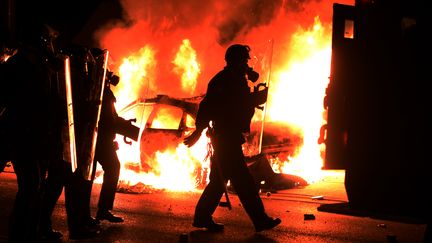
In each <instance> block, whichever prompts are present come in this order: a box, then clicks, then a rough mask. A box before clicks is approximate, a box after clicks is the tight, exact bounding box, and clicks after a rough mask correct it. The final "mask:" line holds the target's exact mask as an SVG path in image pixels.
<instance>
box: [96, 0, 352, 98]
mask: <svg viewBox="0 0 432 243" xmlns="http://www.w3.org/2000/svg"><path fill="white" fill-rule="evenodd" d="M339 2H353V0H341V1H339ZM121 5H122V8H123V12H124V13H125V16H124V17H123V19H125V20H126V21H123V22H116V23H115V24H111V25H109V26H105V28H100V29H99V31H98V32H97V33H96V38H97V39H98V40H99V43H100V46H101V47H103V48H107V49H109V50H110V53H111V55H112V58H113V60H115V62H116V63H114V64H113V65H117V66H118V65H120V63H121V62H122V58H125V57H127V56H129V55H132V54H134V53H137V52H138V51H139V50H140V49H141V48H143V47H144V46H146V47H149V48H151V49H152V50H153V51H154V53H155V57H154V58H155V60H156V61H157V63H156V64H155V67H156V69H157V70H153V71H151V73H153V74H154V77H152V78H151V79H150V80H149V83H150V85H149V87H157V90H154V92H156V93H160V94H168V95H172V94H175V95H176V96H185V95H188V96H189V95H190V94H189V93H184V92H183V93H182V92H181V90H179V87H181V83H180V82H181V80H179V77H178V75H177V74H175V73H174V72H173V69H174V66H173V65H174V64H173V59H174V57H175V54H176V52H177V51H178V50H179V47H180V45H181V43H182V42H183V40H185V39H188V40H189V41H190V43H191V46H192V48H193V49H194V50H196V53H197V61H198V63H199V64H200V70H201V74H200V76H199V77H198V81H197V86H196V90H195V91H194V94H196V95H199V94H202V93H204V92H205V90H206V87H207V83H208V80H209V79H210V78H211V77H212V76H213V75H214V74H215V73H216V72H217V71H218V70H220V69H221V68H222V67H223V66H224V64H225V63H224V60H223V55H224V52H225V49H226V48H227V46H228V45H230V44H232V43H244V44H248V45H250V46H251V47H252V51H253V50H254V46H258V45H261V44H262V43H268V40H270V39H273V40H274V43H275V45H274V49H275V52H274V56H273V65H279V63H281V62H286V58H287V53H289V43H290V40H291V36H292V33H294V32H295V31H297V30H298V29H299V28H309V27H310V26H311V25H313V22H314V18H315V17H316V16H320V19H321V21H322V22H323V23H324V24H326V23H327V24H329V25H330V23H331V19H332V18H331V17H332V5H333V3H332V2H330V1H321V0H271V1H268V0H237V1H231V0H208V1H203V0H183V1H177V0H164V1H160V0H146V1H135V0H121Z"/></svg>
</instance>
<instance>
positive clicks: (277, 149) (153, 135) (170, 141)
mask: <svg viewBox="0 0 432 243" xmlns="http://www.w3.org/2000/svg"><path fill="white" fill-rule="evenodd" d="M202 98H203V96H197V97H191V98H173V97H169V96H166V95H158V96H156V97H154V98H149V99H144V100H137V101H134V102H133V103H131V104H130V105H128V106H126V107H125V108H123V109H121V110H120V112H119V113H125V112H131V111H134V112H133V113H134V114H140V115H141V116H143V118H142V119H141V121H140V123H141V131H140V138H139V151H140V155H139V158H140V170H141V171H144V172H146V173H148V172H152V173H154V174H156V175H159V174H161V173H162V171H161V168H160V165H159V163H160V159H158V157H160V155H161V154H162V153H164V152H166V151H172V152H173V153H176V150H178V148H179V146H181V145H182V142H183V138H184V137H185V136H187V135H188V134H189V133H191V132H192V131H193V130H194V129H195V118H196V114H197V111H198V106H199V102H200V101H201V99H202ZM265 125H266V126H265V128H266V132H265V133H263V134H262V144H261V145H260V146H259V149H257V148H256V147H257V139H256V138H259V137H260V135H261V134H260V132H259V130H260V128H261V127H262V123H261V121H253V122H252V124H251V131H252V132H251V134H250V136H248V138H247V142H246V143H245V146H244V151H245V155H246V160H247V163H248V167H249V168H250V171H251V173H252V175H253V176H254V178H255V181H256V183H257V185H258V186H259V187H260V188H261V189H263V190H269V191H275V190H282V189H289V188H293V187H297V186H305V185H307V182H306V181H305V180H304V179H302V178H301V177H298V176H294V175H288V174H283V173H276V172H274V169H273V167H272V166H274V167H277V166H278V162H282V161H287V160H288V158H289V157H290V156H293V155H294V154H295V153H296V148H297V146H298V145H300V144H301V143H302V138H301V136H300V135H299V134H296V133H295V132H293V131H292V129H290V128H289V127H287V126H286V125H284V124H283V123H275V122H273V123H266V124H265ZM281 134H286V135H287V136H281ZM203 137H204V138H203ZM202 139H206V138H205V136H202ZM203 148H204V149H205V150H206V147H205V146H204V147H203ZM257 151H258V152H257ZM205 152H206V151H205ZM204 157H205V156H204ZM121 160H122V159H121ZM202 162H203V161H198V163H196V164H195V169H194V173H195V174H196V175H195V176H196V182H197V185H198V186H200V185H205V183H206V181H207V175H208V172H209V171H208V166H205V165H202Z"/></svg>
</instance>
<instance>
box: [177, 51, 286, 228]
mask: <svg viewBox="0 0 432 243" xmlns="http://www.w3.org/2000/svg"><path fill="white" fill-rule="evenodd" d="M249 52H250V47H249V46H247V45H242V44H234V45H231V46H229V47H228V49H227V50H226V53H225V61H226V66H225V67H224V69H223V70H221V71H220V72H218V73H217V74H216V75H215V76H214V77H213V78H212V79H211V80H210V82H209V84H208V87H207V92H206V95H205V97H204V99H203V100H202V101H201V103H200V105H199V110H198V114H197V118H196V122H195V123H196V130H195V131H194V132H193V133H192V134H191V135H190V136H188V137H186V138H185V140H184V143H185V144H186V145H187V146H192V145H194V144H195V143H196V142H197V141H198V139H199V138H200V136H201V133H202V132H203V130H204V129H206V128H208V129H209V130H208V134H209V136H210V139H211V143H212V146H213V150H214V153H213V156H212V159H211V171H210V182H209V184H208V185H207V186H206V187H205V189H204V191H203V193H202V195H201V197H200V199H199V201H198V203H197V205H196V208H195V215H194V221H193V226H195V227H198V228H206V229H207V230H209V231H216V232H218V231H222V230H223V229H224V225H223V224H220V223H216V222H215V221H214V220H213V218H212V215H213V213H214V211H215V210H216V208H217V206H218V204H219V200H220V199H221V196H222V194H223V193H224V190H225V184H226V182H227V181H228V180H229V181H230V182H231V184H232V185H233V187H234V189H235V191H236V192H237V194H238V197H239V198H240V201H241V203H242V205H243V207H244V209H245V210H246V213H247V214H248V215H249V217H250V219H251V221H252V223H253V225H254V227H255V231H256V232H260V231H263V230H268V229H272V228H274V227H275V226H277V225H278V224H280V223H281V220H280V219H279V218H272V217H269V216H268V215H267V214H266V212H265V209H264V205H263V203H262V201H261V198H260V196H259V192H258V188H257V187H256V184H255V181H254V179H253V177H252V175H251V174H250V171H249V169H248V168H247V165H246V162H245V157H244V154H243V151H242V144H243V143H244V142H245V139H244V133H248V132H249V131H250V122H251V119H252V116H253V114H254V111H255V107H257V106H259V105H261V104H263V103H265V101H266V99H267V88H265V89H264V90H261V91H256V92H251V90H250V88H249V86H248V80H250V81H256V80H257V79H258V76H259V75H258V73H256V72H255V71H253V69H252V68H250V67H249V65H248V60H249V59H250V56H249Z"/></svg>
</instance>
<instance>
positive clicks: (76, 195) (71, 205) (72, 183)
mask: <svg viewBox="0 0 432 243" xmlns="http://www.w3.org/2000/svg"><path fill="white" fill-rule="evenodd" d="M63 188H65V206H66V213H67V222H68V229H69V232H71V233H74V232H79V231H80V230H82V229H83V228H84V227H85V226H86V223H87V222H88V219H89V218H90V216H91V214H90V197H91V188H92V182H91V181H88V180H85V179H84V178H82V176H80V175H77V174H73V173H72V168H71V164H70V163H68V162H65V161H63V160H60V161H54V162H52V163H50V166H49V168H48V177H47V180H46V184H45V193H44V196H43V204H42V215H41V230H49V229H51V228H52V225H51V224H52V223H51V216H52V213H53V211H54V208H55V205H56V204H57V201H58V199H59V197H60V195H61V193H62V191H63Z"/></svg>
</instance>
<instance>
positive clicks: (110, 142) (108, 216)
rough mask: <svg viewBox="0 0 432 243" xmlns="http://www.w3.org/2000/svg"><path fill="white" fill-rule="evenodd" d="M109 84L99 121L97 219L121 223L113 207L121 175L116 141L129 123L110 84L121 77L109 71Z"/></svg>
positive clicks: (113, 83)
mask: <svg viewBox="0 0 432 243" xmlns="http://www.w3.org/2000/svg"><path fill="white" fill-rule="evenodd" d="M109 74H110V75H109V78H108V80H107V85H106V87H105V90H104V97H103V101H102V110H101V117H100V121H99V129H98V138H97V143H96V154H95V163H96V162H99V163H100V164H101V166H102V169H103V171H104V173H103V182H102V188H101V191H100V195H99V202H98V211H97V213H96V219H97V220H99V221H100V220H108V221H109V222H112V223H121V222H123V221H124V220H123V218H121V217H118V216H115V215H113V214H112V213H111V212H110V210H112V209H113V206H114V199H115V194H116V191H117V184H118V181H119V176H120V161H119V158H118V156H117V150H118V144H117V142H116V141H115V138H116V134H117V133H118V129H117V128H118V127H119V126H121V124H128V123H129V121H126V120H125V119H123V118H122V117H119V115H118V114H117V111H116V108H115V106H114V103H115V102H116V97H115V96H114V93H113V92H112V91H111V89H110V85H111V84H112V85H114V86H115V85H117V84H118V81H119V78H118V76H116V75H112V73H109Z"/></svg>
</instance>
